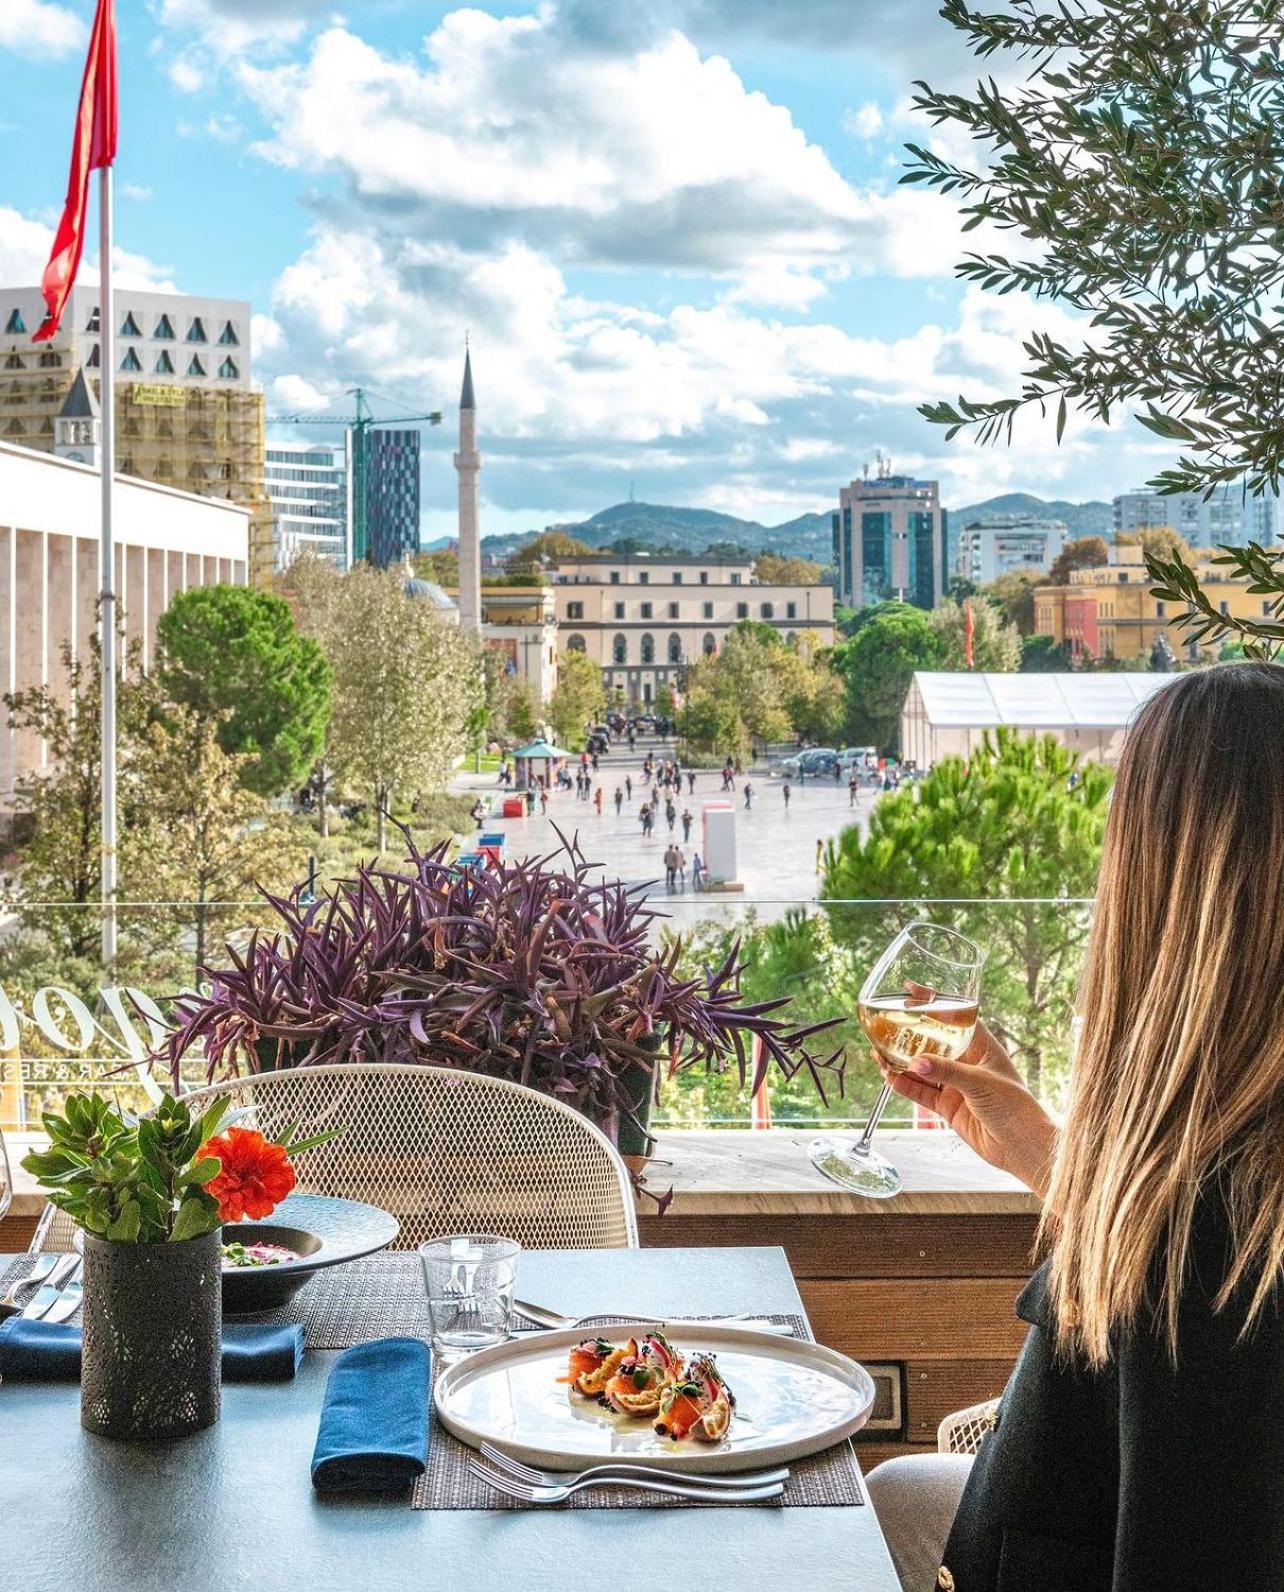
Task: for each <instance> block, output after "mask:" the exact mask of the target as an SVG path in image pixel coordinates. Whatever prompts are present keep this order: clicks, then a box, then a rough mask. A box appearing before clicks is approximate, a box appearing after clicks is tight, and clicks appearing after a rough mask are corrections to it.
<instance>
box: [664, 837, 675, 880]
mask: <svg viewBox="0 0 1284 1592" xmlns="http://www.w3.org/2000/svg"><path fill="white" fill-rule="evenodd" d="M677 882H678V848H677V847H676V846H674V845H672V844H670V845H669V846H668V848H667V849H666V850H665V853H664V883H665V887H666V888H667V889H669V890H672V889H673V887H674V885H676V884H677Z"/></svg>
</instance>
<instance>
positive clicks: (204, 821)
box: [124, 705, 307, 968]
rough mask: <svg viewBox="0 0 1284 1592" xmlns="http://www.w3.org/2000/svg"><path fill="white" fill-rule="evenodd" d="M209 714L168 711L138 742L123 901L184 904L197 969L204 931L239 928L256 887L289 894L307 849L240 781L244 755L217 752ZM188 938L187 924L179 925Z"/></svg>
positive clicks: (216, 726) (215, 723)
mask: <svg viewBox="0 0 1284 1592" xmlns="http://www.w3.org/2000/svg"><path fill="white" fill-rule="evenodd" d="M221 728H222V725H221V724H220V722H219V718H218V716H217V715H207V714H199V713H197V712H195V711H194V710H193V709H192V708H189V707H186V706H181V705H173V706H170V707H169V708H168V709H167V710H166V712H165V713H164V715H163V716H161V717H158V718H157V719H155V720H154V721H153V722H152V723H151V724H150V725H149V726H148V727H147V729H146V730H145V731H144V732H143V734H142V736H141V737H140V742H139V747H138V754H137V778H138V781H139V784H140V786H141V787H142V788H143V789H146V790H148V791H150V792H151V794H152V801H151V802H150V803H149V804H148V806H147V808H146V809H145V811H143V812H142V813H141V814H140V821H139V822H138V823H137V825H136V826H134V827H133V828H132V829H131V830H130V832H129V836H128V841H127V847H126V853H125V857H124V871H125V873H126V874H127V876H128V878H129V881H130V887H131V893H133V894H134V895H136V896H140V897H141V898H143V899H145V900H151V901H175V902H183V903H191V909H192V918H191V924H190V927H191V928H192V929H194V958H195V966H196V967H197V968H199V967H201V966H202V964H203V963H204V962H205V960H206V952H207V950H208V948H209V938H210V932H211V929H212V928H214V927H215V926H221V927H223V928H224V929H225V930H231V929H233V928H235V927H239V926H241V925H243V924H244V920H245V913H244V910H243V909H242V908H241V907H239V906H236V907H232V908H230V909H229V908H227V907H226V906H224V907H223V908H222V910H220V903H228V902H242V901H245V900H246V899H248V898H249V897H251V896H252V895H254V894H255V891H256V887H257V886H259V885H262V886H263V887H264V888H267V889H271V890H280V889H282V888H288V887H289V886H290V885H292V884H294V883H295V882H296V881H297V880H298V879H300V878H302V877H303V874H304V871H305V867H306V863H307V847H306V845H305V843H304V840H303V836H302V834H301V833H300V832H299V830H297V829H296V828H295V827H294V826H293V825H291V823H290V821H289V820H288V819H287V818H286V817H285V815H284V814H282V813H279V812H274V811H273V809H272V808H271V807H270V805H269V804H268V803H267V801H265V800H264V798H263V797H261V796H257V795H256V794H255V793H254V792H253V791H252V790H251V789H249V787H248V786H247V784H246V782H245V765H246V763H247V762H248V761H249V757H248V755H247V754H245V753H239V754H237V753H229V752H225V751H224V750H223V747H222V744H221V737H220V734H219V731H220V730H221ZM181 926H182V928H183V929H184V930H186V929H187V928H188V927H189V925H188V924H187V923H183V924H182V925H181Z"/></svg>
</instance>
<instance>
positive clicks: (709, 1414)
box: [560, 1332, 736, 1443]
mask: <svg viewBox="0 0 1284 1592" xmlns="http://www.w3.org/2000/svg"><path fill="white" fill-rule="evenodd" d="M560 1380H561V1381H563V1382H565V1383H567V1384H569V1387H570V1393H571V1396H572V1397H573V1398H582V1399H594V1400H596V1401H597V1402H598V1403H599V1404H601V1405H602V1406H603V1407H604V1408H606V1409H609V1410H613V1411H615V1412H616V1413H617V1414H620V1415H628V1416H632V1417H633V1418H635V1419H638V1420H646V1421H650V1422H651V1423H652V1424H653V1425H654V1427H655V1430H656V1431H657V1432H658V1433H659V1434H660V1435H661V1436H662V1437H671V1438H673V1439H674V1440H675V1441H679V1442H680V1441H681V1440H682V1439H684V1438H687V1437H692V1438H696V1439H698V1440H699V1441H701V1442H706V1443H716V1442H719V1441H721V1439H722V1438H724V1437H725V1436H726V1435H727V1431H728V1429H729V1428H730V1426H731V1420H732V1416H733V1414H734V1413H735V1405H736V1401H735V1395H734V1394H733V1393H732V1392H731V1389H730V1388H729V1387H728V1386H727V1384H726V1382H725V1380H724V1379H723V1377H722V1375H721V1373H720V1372H719V1370H718V1366H717V1362H716V1361H715V1359H714V1357H713V1355H711V1354H707V1353H700V1354H693V1355H692V1356H691V1357H690V1358H689V1359H687V1360H684V1359H683V1356H682V1354H681V1353H680V1351H679V1350H677V1349H676V1348H675V1347H674V1346H673V1344H671V1343H670V1342H669V1340H668V1339H667V1338H666V1337H665V1336H664V1334H663V1333H662V1332H648V1333H645V1334H644V1335H643V1337H642V1339H641V1341H640V1342H639V1341H638V1339H637V1338H630V1339H629V1340H628V1342H627V1343H622V1344H620V1343H612V1342H611V1341H610V1340H609V1339H607V1338H585V1339H584V1340H583V1341H582V1342H580V1343H577V1344H576V1345H575V1347H574V1348H573V1349H572V1350H571V1353H570V1363H569V1365H568V1367H567V1374H566V1375H565V1376H564V1377H562V1378H561V1379H560Z"/></svg>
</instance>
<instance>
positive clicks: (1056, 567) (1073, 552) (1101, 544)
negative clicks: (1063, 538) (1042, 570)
mask: <svg viewBox="0 0 1284 1592" xmlns="http://www.w3.org/2000/svg"><path fill="white" fill-rule="evenodd" d="M1109 561H1110V549H1109V548H1108V547H1107V546H1106V540H1105V537H1103V536H1076V537H1075V538H1074V539H1073V541H1069V542H1067V543H1066V545H1065V546H1064V547H1063V548H1062V549H1061V551H1060V552H1059V553H1058V554H1057V556H1056V557H1055V558H1054V559H1053V560H1052V565H1051V568H1050V569H1049V570H1048V579H1047V583H1048V585H1049V586H1065V585H1067V584H1068V583H1069V580H1070V576H1071V574H1072V572H1073V571H1074V570H1076V569H1099V568H1100V567H1101V566H1102V565H1103V564H1106V563H1109Z"/></svg>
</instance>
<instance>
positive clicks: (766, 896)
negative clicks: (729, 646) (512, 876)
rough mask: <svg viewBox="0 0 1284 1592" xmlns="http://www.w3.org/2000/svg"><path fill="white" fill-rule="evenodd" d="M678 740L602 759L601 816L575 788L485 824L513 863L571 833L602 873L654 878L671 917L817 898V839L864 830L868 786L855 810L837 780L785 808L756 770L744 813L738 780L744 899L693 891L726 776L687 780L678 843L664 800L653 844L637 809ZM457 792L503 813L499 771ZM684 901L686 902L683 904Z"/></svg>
mask: <svg viewBox="0 0 1284 1592" xmlns="http://www.w3.org/2000/svg"><path fill="white" fill-rule="evenodd" d="M672 746H673V743H672V742H661V741H646V742H640V743H639V744H638V748H637V750H636V752H633V753H630V752H629V751H628V748H627V745H624V746H623V747H618V746H617V747H616V748H613V749H612V751H610V752H609V753H607V755H606V756H605V757H603V758H601V759H600V760H599V763H600V766H599V769H598V773H597V775H596V779H595V784H596V785H600V786H601V789H602V812H601V814H600V815H599V814H598V812H597V810H596V809H595V807H594V805H593V802H592V800H591V799H590V800H589V801H581V800H580V799H579V798H578V797H577V796H576V794H575V791H574V789H572V790H570V791H558V792H555V793H553V794H551V795H550V796H549V801H548V811H547V813H546V814H545V815H544V816H541V815H540V813H539V810H538V808H537V809H536V812H535V814H534V816H533V817H530V818H508V819H500V818H498V817H496V818H495V819H494V820H493V825H492V821H491V820H488V821H487V825H488V827H492V826H493V827H494V828H495V829H499V830H502V831H503V832H504V833H505V834H506V835H507V836H508V854H509V856H510V857H526V856H536V855H540V854H544V853H547V852H550V851H553V850H555V849H556V848H557V846H558V844H559V842H558V838H557V834H556V831H555V829H554V825H556V826H557V827H558V828H560V829H562V830H563V831H564V832H565V833H566V834H568V835H570V834H575V833H578V835H579V840H580V846H581V848H582V850H583V851H584V853H585V855H586V856H587V857H589V858H590V859H592V860H594V861H597V860H600V861H601V862H602V864H603V867H604V868H605V869H606V871H607V872H608V873H609V874H611V875H613V876H615V877H618V878H620V879H623V880H625V881H626V882H628V883H630V884H635V883H643V882H650V883H651V884H652V887H653V888H652V893H653V894H655V895H657V896H660V897H665V898H668V899H672V900H673V901H674V906H675V915H677V916H679V917H685V916H687V915H688V914H690V913H692V912H699V911H702V910H712V911H715V912H726V911H727V910H728V908H734V907H735V905H736V904H737V903H743V904H745V905H748V904H750V903H752V904H753V905H754V906H755V907H756V908H758V909H759V916H760V917H764V918H772V917H778V916H779V915H780V914H781V913H783V912H784V910H785V909H786V908H787V907H789V906H792V905H794V904H795V903H797V902H802V901H814V900H815V899H816V894H817V890H818V887H819V883H820V875H819V874H818V872H817V869H816V842H817V841H818V840H819V841H822V842H827V841H828V840H829V839H830V838H831V837H832V836H834V835H837V834H838V833H839V832H840V831H841V830H843V829H844V828H846V827H847V825H848V824H850V823H852V822H855V821H859V822H861V823H862V825H863V824H864V822H865V821H866V820H867V819H868V816H869V811H870V808H871V806H872V804H873V802H874V801H875V800H876V796H875V794H874V793H873V792H871V791H869V790H862V791H861V793H860V795H859V797H858V798H857V805H856V807H855V808H853V807H851V806H850V805H849V798H848V792H847V786H846V783H845V782H844V783H843V784H842V785H841V786H839V785H835V784H834V783H833V781H832V780H819V781H818V780H811V779H809V780H808V781H807V783H806V784H805V785H799V784H798V782H797V781H796V780H795V781H793V782H792V789H791V794H790V801H789V805H788V808H786V806H785V801H784V794H783V781H782V780H780V779H779V778H778V777H771V776H768V775H767V773H766V772H765V771H754V772H753V773H751V774H750V775H749V776H748V778H749V783H750V784H751V785H752V786H753V791H754V796H753V806H752V807H751V808H750V809H749V810H748V811H746V809H745V804H744V784H745V779H744V777H741V778H740V779H739V780H737V782H736V790H735V797H734V800H735V811H736V862H737V872H738V875H739V878H740V880H741V882H742V883H743V885H744V891H743V893H740V894H736V893H724V892H716V893H710V894H705V893H704V892H701V891H696V890H694V889H693V887H692V885H691V872H690V863H691V858H692V855H693V853H694V852H696V851H699V850H701V848H702V844H703V842H702V838H701V820H700V815H701V809H702V806H703V804H704V802H706V801H711V800H725V799H727V798H726V797H725V796H724V794H723V790H722V775H721V773H720V772H718V771H717V770H716V769H708V770H702V771H700V772H698V773H697V775H696V786H695V794H694V795H693V796H692V795H689V794H688V793H687V789H686V781H685V777H684V781H683V795H682V798H681V800H679V801H677V803H676V806H677V812H678V820H679V821H678V822H677V823H676V824H675V825H674V829H673V834H672V837H670V834H669V831H668V828H667V827H666V824H665V817H664V805H663V798H661V804H660V811H659V813H658V815H657V824H656V828H655V829H654V830H653V831H652V833H651V835H650V836H649V837H648V838H645V839H644V838H643V835H642V826H641V823H640V821H639V818H638V811H639V809H640V807H641V805H642V800H643V797H642V793H641V789H640V782H641V769H642V761H643V758H644V757H645V755H646V753H647V752H648V751H650V752H651V753H652V754H653V755H654V756H655V758H656V760H657V762H661V761H663V759H664V757H665V756H666V755H671V754H672ZM626 775H628V776H631V777H632V780H633V795H632V798H631V799H629V798H628V797H627V796H626V799H625V802H624V804H623V807H622V808H621V810H620V813H619V816H618V817H617V815H616V811H615V791H616V788H617V786H618V787H619V788H620V789H621V790H625V789H626V787H625V776H626ZM453 788H454V789H456V790H461V791H466V792H467V793H468V794H470V795H471V794H473V793H474V792H480V793H481V794H482V796H483V797H485V798H487V799H488V800H490V801H491V803H492V808H493V812H494V813H495V814H498V812H499V809H500V800H499V798H500V796H501V794H502V792H501V789H500V787H499V786H497V784H496V782H495V775H494V774H480V775H479V774H468V773H463V772H461V773H460V774H459V775H458V776H457V778H456V780H455V781H454V784H453ZM684 808H685V809H688V810H689V811H690V812H691V813H692V815H693V818H694V822H693V824H692V826H691V839H690V841H689V842H684V841H683V839H682V824H681V815H682V812H683V810H684ZM670 838H672V839H674V840H676V841H677V844H678V845H679V846H680V847H681V848H682V850H683V852H684V853H685V854H686V859H687V864H688V868H687V879H686V884H685V885H684V886H680V887H679V889H677V890H676V891H673V892H670V891H668V890H666V888H665V883H664V853H665V850H666V849H667V847H668V845H669V841H670ZM679 902H680V904H679Z"/></svg>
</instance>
